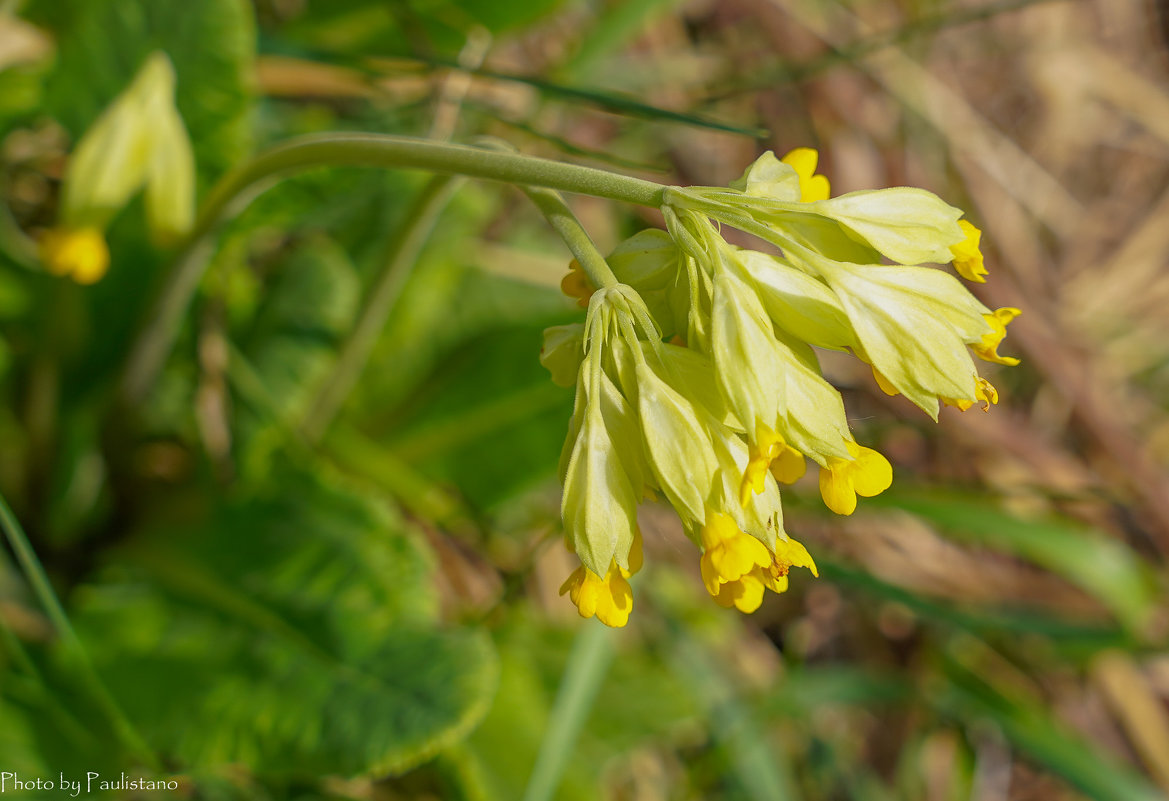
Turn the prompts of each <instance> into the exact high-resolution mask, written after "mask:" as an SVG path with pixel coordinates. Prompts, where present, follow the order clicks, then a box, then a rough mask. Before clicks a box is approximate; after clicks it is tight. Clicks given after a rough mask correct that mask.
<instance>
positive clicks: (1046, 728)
mask: <svg viewBox="0 0 1169 801" xmlns="http://www.w3.org/2000/svg"><path fill="white" fill-rule="evenodd" d="M984 649H985V646H984V645H982V644H981V643H978V642H977V641H975V640H972V639H971V638H961V639H960V640H958V641H956V642H955V644H954V647H952V648H951V649H950V650H949V651H947V652H946V656H947V659H946V662H945V666H946V677H947V679H948V682H947V683H946V684H945V685H943V686H940V687H934V688H932V689H931V691H930V692H929V693H927V697H929V698H930V699H931V700H932V702H933V703H934V704H935V705H936V706H937V707H938V708H939V710H940V711H942V712H943V713H945V714H947V715H949V716H951V717H953V718H954V719H956V720H958V721H961V722H964V723H965V724H967V725H969V724H970V723H971V722H974V721H978V720H979V719H985V720H989V721H991V722H993V723H994V724H995V725H996V726H998V727H999V729H1001V730H1002V733H1003V734H1004V735H1005V736H1006V738H1007V739H1008V740H1009V741H1010V742H1011V743H1012V745H1014V746H1015V747H1016V748H1018V749H1019V750H1020V751H1022V752H1023V753H1025V754H1027V755H1028V756H1029V757H1030V758H1031V759H1033V760H1035V761H1036V762H1038V763H1040V764H1041V765H1044V766H1045V767H1047V768H1048V769H1050V770H1051V771H1053V772H1054V773H1056V774H1058V775H1059V776H1062V777H1063V778H1064V779H1065V780H1066V781H1067V782H1068V783H1069V784H1071V785H1073V786H1074V787H1076V788H1078V789H1079V790H1080V791H1081V792H1083V793H1084V794H1085V795H1087V796H1088V797H1089V798H1093V799H1095V800H1096V801H1156V799H1163V798H1164V795H1163V794H1162V793H1160V792H1159V791H1157V790H1156V789H1155V788H1153V787H1152V786H1151V785H1150V784H1148V783H1147V782H1146V780H1145V779H1144V778H1142V777H1141V776H1140V775H1138V774H1137V773H1135V772H1134V771H1132V770H1130V769H1128V768H1126V767H1122V766H1121V765H1118V764H1116V763H1115V762H1114V761H1113V760H1111V759H1109V758H1107V757H1106V756H1105V755H1104V754H1103V753H1101V750H1100V748H1099V747H1098V746H1094V745H1093V744H1091V743H1088V742H1085V741H1084V740H1082V739H1080V738H1079V737H1077V736H1076V735H1074V734H1072V733H1070V732H1069V731H1067V730H1066V729H1065V728H1064V727H1063V726H1062V725H1061V724H1060V723H1059V719H1058V718H1057V717H1056V716H1054V715H1052V713H1051V710H1050V709H1049V708H1048V706H1047V705H1046V704H1043V703H1042V701H1041V700H1040V699H1038V698H1028V697H1026V696H1023V695H1021V694H1020V693H1018V692H1015V691H1013V690H1012V689H1006V688H1004V687H1003V686H1001V685H1000V683H998V682H996V680H995V676H994V675H993V672H991V671H988V670H985V669H980V668H979V666H978V664H977V663H978V661H979V660H978V659H977V654H978V653H979V652H981V651H982V650H984ZM971 652H973V655H974V657H975V658H974V659H973V660H972V659H971V658H970V657H971V656H972V653H971Z"/></svg>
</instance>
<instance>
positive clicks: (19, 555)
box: [0, 496, 160, 770]
mask: <svg viewBox="0 0 1169 801" xmlns="http://www.w3.org/2000/svg"><path fill="white" fill-rule="evenodd" d="M0 528H2V529H4V536H5V537H6V538H7V540H8V544H9V545H10V546H12V551H13V553H14V554H16V560H17V562H19V563H20V567H21V569H22V570H23V571H24V574H25V577H26V578H27V579H28V582H29V584H30V585H31V586H32V590H33V592H34V593H35V594H36V596H37V599H38V600H39V601H40V602H41V606H43V607H44V609H45V613H46V614H47V615H48V616H49V620H51V621H52V622H53V626H54V627H55V628H56V629H57V632H58V633H59V634H60V635H61V639H62V640H64V642H65V645H66V647H67V648H68V649H69V651H70V652H71V654H72V655H73V657H74V658H75V659H76V661H77V664H78V666H79V667H80V668H81V677H82V678H83V679H84V680H85V683H86V685H87V689H88V690H89V691H90V692H91V693H92V694H93V697H94V700H95V701H96V702H97V704H98V706H99V707H100V708H101V710H102V711H103V712H104V713H105V714H106V715H108V716H109V718H110V722H111V723H112V724H113V727H114V731H115V732H116V733H117V735H118V737H119V739H121V741H122V744H123V745H124V746H126V748H127V749H129V751H130V752H131V753H133V754H134V755H135V756H136V757H137V758H138V759H141V760H142V761H143V763H144V764H145V765H146V766H148V767H150V768H153V769H156V770H157V769H159V768H160V763H159V761H158V758H157V757H156V756H155V755H154V752H153V751H151V749H150V746H148V745H147V744H146V741H145V740H144V739H143V738H142V736H141V735H140V734H139V733H138V730H137V729H136V728H134V724H133V723H131V722H130V719H129V718H127V717H126V714H125V713H124V712H123V711H122V709H121V707H119V706H118V702H117V701H116V700H115V699H114V697H113V695H111V694H110V691H109V690H108V689H107V688H106V686H105V684H104V683H102V680H101V678H100V677H98V675H97V671H96V670H94V667H93V663H92V662H90V660H89V654H88V652H87V651H86V650H85V646H84V645H82V644H81V640H80V639H79V638H78V637H77V632H75V631H74V630H73V626H72V624H71V623H70V622H69V618H68V616H67V615H66V614H65V609H64V608H63V607H62V606H61V601H60V600H59V599H58V598H57V593H56V592H54V590H53V585H52V584H50V583H49V577H48V576H47V575H45V570H44V568H43V567H42V566H41V563H40V560H39V559H37V555H36V553H35V552H34V551H33V549H32V545H31V544H30V543H29V541H28V537H27V536H25V533H24V529H23V528H22V527H21V525H20V522H19V521H18V520H17V519H16V515H14V514H13V513H12V510H11V509H10V508H9V506H8V503H7V501H5V500H4V497H3V496H0Z"/></svg>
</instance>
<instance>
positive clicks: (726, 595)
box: [714, 573, 763, 615]
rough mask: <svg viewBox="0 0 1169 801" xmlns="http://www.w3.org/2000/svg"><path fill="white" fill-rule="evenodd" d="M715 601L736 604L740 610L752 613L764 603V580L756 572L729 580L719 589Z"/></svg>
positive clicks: (723, 604)
mask: <svg viewBox="0 0 1169 801" xmlns="http://www.w3.org/2000/svg"><path fill="white" fill-rule="evenodd" d="M714 600H715V602H716V603H718V604H719V605H720V606H725V607H730V606H734V607H735V608H736V609H738V610H739V611H740V612H744V613H746V614H748V615H749V614H751V613H752V612H754V611H755V610H756V609H758V608H759V606H760V605H761V604H762V603H763V580H762V578H760V577H759V576H758V575H757V574H756V573H751V574H749V575H746V576H743V577H742V578H741V579H739V580H737V581H731V582H728V583H726V584H724V585H722V587H721V588H720V589H719V593H718V595H717V596H715V599H714Z"/></svg>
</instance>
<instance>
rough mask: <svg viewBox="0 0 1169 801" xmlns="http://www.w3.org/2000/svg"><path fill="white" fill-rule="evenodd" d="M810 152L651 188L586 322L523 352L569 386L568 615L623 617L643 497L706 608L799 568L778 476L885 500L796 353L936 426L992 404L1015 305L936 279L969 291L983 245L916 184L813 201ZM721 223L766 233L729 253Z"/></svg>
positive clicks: (888, 470)
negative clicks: (674, 527) (709, 180)
mask: <svg viewBox="0 0 1169 801" xmlns="http://www.w3.org/2000/svg"><path fill="white" fill-rule="evenodd" d="M816 163H817V154H816V151H814V150H810V149H807V148H802V149H800V150H796V151H793V152H792V153H789V154H788V155H787V156H785V157H784V158H783V159H777V158H776V157H775V156H774V155H773V154H771V153H765V154H764V155H763V156H762V157H761V158H760V159H759V160H758V161H756V162H755V163H754V164H753V165H752V166H751V167H750V168H749V169H748V170H747V171H746V172H745V173H744V174H743V176H742V177H741V178H740V179H739V180H738V181H735V182H734V183H733V184H732V185H731V186H730V187H729V188H723V187H690V188H673V187H672V188H669V189H667V190H666V192H665V202H664V205H663V207H662V213H663V215H664V217H665V220H666V228H667V230H666V231H660V230H647V231H642V232H640V233H638V234H636V235H635V236H633V237H631V238H630V239H628V240H626V241H625V242H623V243H622V244H621V245H619V246H618V247H617V248H616V249H615V251H614V252H613V253H612V254H610V256H609V258H608V259H607V261H608V263H609V266H610V267H611V269H612V271H613V273H614V274H615V275H616V276H617V278H618V280H619V281H620V282H621V283H619V284H618V285H616V286H612V287H606V288H600V289H595V288H594V287H592V286H591V285H590V284H589V283H588V281H587V279H586V278H585V276H584V274H583V273H582V272H581V271H579V270H578V269H576V270H573V271H572V272H570V274H569V276H568V277H567V278H566V280H565V283H564V289H565V291H566V293H567V294H570V295H571V296H573V297H576V298H578V299H580V301H581V302H582V303H585V302H587V304H588V312H587V315H586V319H585V323H584V324H583V326H581V325H576V326H560V327H557V328H554V329H549V330H548V332H547V333H546V338H545V349H544V353H543V356H542V361H543V362H544V364H545V365H546V366H547V367H548V368H549V369H550V370H551V372H552V374H553V378H554V380H556V381H557V382H558V383H561V384H564V385H566V386H568V385H571V384H572V383H573V382H575V384H576V407H575V411H574V414H573V419H572V424H571V426H570V430H569V434H568V438H567V440H566V442H565V447H564V451H563V455H562V458H561V476H562V479H563V481H564V496H563V505H562V512H563V517H564V526H565V533H566V537H567V541H568V545H569V547H570V548H571V549H572V550H573V551H574V552H575V553H576V554H577V555H578V557H579V558H580V560H581V567H580V568H578V569H577V570H576V572H574V573H573V574H572V576H571V577H570V578H569V579H568V581H567V582H565V585H564V587H563V588H562V593H563V592H567V593H569V595H570V598H571V599H572V601H573V603H575V604H576V606H577V608H578V610H579V611H580V613H581V615H583V616H585V617H592V616H594V615H595V616H596V617H597V618H598V619H600V620H601V621H602V622H603V623H605V624H607V625H610V626H621V625H624V624H625V623H626V622H627V621H628V618H629V613H630V611H631V610H632V607H633V594H632V590H631V588H630V584H629V581H628V578H629V577H630V576H631V575H632V574H633V573H634V572H636V571H637V569H638V568H639V567H640V564H641V545H640V534H639V532H638V528H637V514H636V509H637V505H638V503H639V502H640V501H641V500H642V499H643V498H646V497H655V496H656V495H657V494H660V495H661V496H663V497H664V498H665V500H666V501H667V502H668V503H669V504H670V505H671V506H673V508H674V509H675V510H676V511H677V513H678V515H679V517H680V518H681V520H682V524H683V527H684V529H685V531H686V533H687V535H688V536H689V537H690V539H691V540H692V541H693V542H694V543H695V545H696V546H697V547H698V549H699V551H700V553H701V556H700V559H699V564H700V569H701V573H702V579H703V583H704V584H705V586H706V588H707V590H708V591H709V592H710V594H711V596H712V597H713V598H714V600H715V601H716V602H718V603H719V604H721V605H723V606H735V607H736V608H738V609H740V610H742V611H744V612H751V611H754V610H755V609H757V608H758V607H759V605H760V604H761V603H762V599H763V595H764V591H765V590H767V589H770V590H772V591H773V592H783V591H785V590H786V589H787V585H788V579H787V574H788V571H789V569H790V568H791V567H793V566H800V567H806V568H808V569H809V570H811V571H812V572H813V573H815V572H816V566H815V563H814V562H813V560H812V558H811V556H810V555H809V554H808V552H807V550H805V548H804V547H803V546H802V545H801V544H800V543H798V542H797V541H796V540H794V539H792V538H791V537H789V536H788V534H787V533H786V532H785V531H784V527H783V518H782V509H781V505H780V492H779V485H780V484H781V483H791V482H794V481H795V480H797V479H799V478H800V477H801V476H802V475H803V474H804V473H805V471H806V467H807V460H811V461H812V462H815V463H816V464H817V465H818V466H819V468H820V493H821V496H822V498H823V500H824V503H825V505H826V506H827V507H828V508H829V509H831V510H832V511H834V512H836V513H837V514H842V515H847V514H852V512H853V511H854V510H855V509H856V506H857V496H858V495H859V496H862V497H871V496H873V495H877V494H879V493H881V492H883V491H884V490H885V489H887V488H888V487H889V485H890V484H891V483H892V480H893V469H892V466H891V465H890V463H889V461H888V460H887V459H886V458H885V457H884V456H882V455H881V454H880V453H878V452H877V451H875V450H873V449H871V448H867V447H865V446H864V445H861V444H860V443H858V442H856V440H855V439H854V438H853V435H852V432H851V431H850V429H849V425H848V421H847V418H846V417H845V410H844V403H843V400H842V398H841V396H840V393H839V392H838V391H837V390H836V389H835V388H834V387H833V386H832V385H831V384H829V383H828V382H827V381H826V380H825V379H824V377H823V376H822V374H821V372H820V369H819V363H818V361H817V357H816V355H815V351H814V350H813V346H815V347H818V348H826V349H832V350H840V351H847V352H851V353H852V354H854V355H855V356H856V357H857V358H859V359H861V360H862V361H864V362H866V363H867V364H869V365H870V366H871V368H872V371H873V373H874V376H875V377H876V379H877V382H878V384H879V386H880V387H881V389H882V390H884V391H886V392H888V393H890V394H902V395H904V396H905V397H906V398H908V399H909V400H910V401H912V402H913V403H914V404H916V405H917V406H919V407H920V408H921V409H923V410H924V411H925V412H926V413H927V414H928V415H930V416H931V417H932V418H934V419H937V415H938V409H939V404H940V403H946V404H949V405H952V406H956V407H958V408H959V409H962V410H965V409H967V408H969V407H971V406H973V405H975V404H977V403H982V404H984V406H985V407H986V408H989V406H990V404H993V403H996V402H997V401H998V393H997V391H996V390H995V389H994V387H993V386H991V385H990V383H989V382H987V381H986V379H984V378H982V377H981V376H979V375H978V371H977V369H976V367H975V363H974V361H973V359H972V355H973V356H977V357H978V358H980V359H984V360H987V361H992V362H998V363H1000V364H1015V363H1017V360H1016V359H1012V358H1010V357H1002V356H999V355H998V348H999V346H1000V344H1001V343H1002V340H1003V337H1004V336H1005V335H1006V326H1007V324H1009V323H1010V322H1011V320H1013V319H1014V318H1015V316H1017V315H1018V313H1019V311H1018V310H1017V309H999V310H997V311H991V310H990V309H987V308H986V307H985V306H983V305H982V304H981V303H980V302H979V301H978V300H977V299H976V298H974V296H973V295H971V294H970V293H969V292H968V291H967V290H966V289H965V288H964V287H963V286H962V284H961V283H960V282H959V281H958V280H957V279H956V278H955V277H954V276H953V275H950V274H948V273H947V272H945V271H944V270H941V269H938V268H936V267H933V266H921V265H923V264H927V263H933V264H951V265H952V266H953V269H954V270H955V271H956V272H957V273H958V274H959V275H960V276H962V277H964V278H966V279H967V280H971V281H979V282H981V281H983V280H985V279H984V278H983V276H984V275H985V274H986V269H985V267H984V266H983V259H982V254H981V251H980V250H979V238H980V236H981V233H980V232H979V230H978V229H977V228H975V227H974V226H973V225H971V224H970V223H969V222H967V221H965V220H961V219H959V218H960V217H961V216H962V212H961V211H959V210H958V209H955V208H953V207H951V206H949V205H947V204H946V203H944V202H943V201H941V200H940V199H939V198H938V197H936V196H935V195H933V194H931V193H929V192H926V191H924V190H920V189H912V188H906V187H899V188H893V189H885V190H878V191H868V192H852V193H849V194H846V195H842V196H839V197H836V198H832V197H831V196H830V195H831V193H830V187H829V184H828V180H827V179H826V178H825V177H824V176H822V175H817V174H816ZM721 225H728V226H732V227H735V228H739V229H740V230H743V231H746V232H748V233H750V234H753V235H754V236H756V237H758V238H760V239H762V240H763V241H765V242H768V243H770V244H771V245H773V246H774V247H775V251H774V252H763V251H757V250H746V249H741V248H737V247H734V246H732V245H730V244H729V243H728V242H726V240H724V239H723V237H722V236H721V234H720V233H719V231H720V227H719V226H721Z"/></svg>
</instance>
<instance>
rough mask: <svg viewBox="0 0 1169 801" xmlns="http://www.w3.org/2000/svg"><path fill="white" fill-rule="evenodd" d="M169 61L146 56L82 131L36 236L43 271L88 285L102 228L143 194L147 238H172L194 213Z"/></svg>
mask: <svg viewBox="0 0 1169 801" xmlns="http://www.w3.org/2000/svg"><path fill="white" fill-rule="evenodd" d="M174 85H175V75H174V69H173V67H172V66H171V63H170V60H169V59H168V58H167V57H166V55H165V54H163V53H161V52H156V53H153V54H151V55H150V56H148V57H147V59H146V61H145V63H144V64H143V65H142V68H141V69H140V70H139V71H138V74H137V75H136V76H135V77H134V80H133V81H132V82H131V83H130V85H129V86H128V87H127V88H126V89H125V90H124V91H123V92H122V93H121V94H120V95H118V96H117V97H116V98H114V100H113V102H112V103H111V104H110V105H109V107H108V108H106V110H105V111H104V112H103V113H102V115H101V116H100V117H99V118H98V119H97V121H96V122H95V123H94V124H93V125H92V126H91V127H90V128H89V129H88V130H87V131H86V132H85V134H84V135H83V136H82V137H81V139H80V140H79V141H78V143H77V147H76V148H74V150H73V153H72V155H71V156H70V158H69V161H68V164H67V165H66V169H65V178H64V183H63V185H62V189H61V207H60V211H59V214H58V220H57V225H56V226H55V227H54V228H53V229H51V230H50V231H48V232H47V233H46V234H44V236H43V237H42V239H41V243H40V252H41V259H42V261H43V262H44V264H45V268H46V269H47V270H48V271H49V272H50V273H53V274H54V275H60V276H64V277H69V278H72V279H73V280H75V281H77V282H78V283H82V284H92V283H95V282H96V281H98V280H100V279H101V278H102V276H104V275H105V273H106V270H107V269H108V268H109V261H110V257H109V250H108V248H107V246H106V243H105V238H104V233H103V232H104V231H105V229H106V227H107V226H108V225H109V224H110V222H111V221H112V220H113V218H114V215H116V214H117V213H118V212H119V211H120V210H121V209H122V208H123V207H124V206H125V205H126V204H127V203H129V201H130V199H131V198H132V197H133V196H134V195H135V194H137V193H138V192H139V190H142V189H145V201H146V202H145V207H146V216H147V222H148V223H149V227H150V230H151V232H152V233H153V235H154V236H155V237H156V238H157V239H159V240H160V241H163V242H168V241H172V240H174V239H176V238H178V237H180V236H182V235H183V234H185V233H186V232H187V231H188V230H190V228H191V226H192V224H193V222H194V216H195V206H194V202H195V194H194V193H195V161H194V156H193V155H192V150H191V142H190V139H189V137H188V136H187V131H186V128H185V127H184V126H183V121H182V118H181V117H180V116H179V112H178V109H177V108H176V107H175V100H174Z"/></svg>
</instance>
